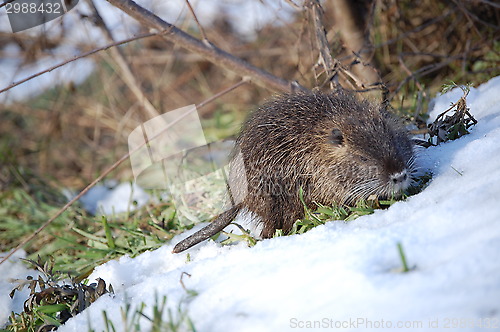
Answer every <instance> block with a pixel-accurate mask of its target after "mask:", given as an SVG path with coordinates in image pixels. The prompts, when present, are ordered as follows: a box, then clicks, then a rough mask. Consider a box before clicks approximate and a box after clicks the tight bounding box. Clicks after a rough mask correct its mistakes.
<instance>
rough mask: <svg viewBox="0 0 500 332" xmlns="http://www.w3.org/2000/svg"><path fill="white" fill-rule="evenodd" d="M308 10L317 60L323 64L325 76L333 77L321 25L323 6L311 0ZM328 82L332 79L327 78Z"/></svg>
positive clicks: (333, 65)
mask: <svg viewBox="0 0 500 332" xmlns="http://www.w3.org/2000/svg"><path fill="white" fill-rule="evenodd" d="M310 6H311V8H310V12H311V16H312V21H313V25H314V31H315V35H316V47H317V48H318V50H319V60H320V62H321V64H322V65H323V68H324V71H325V74H326V76H327V77H332V78H334V77H335V75H332V73H334V69H335V63H334V60H333V58H332V55H331V54H330V47H329V46H328V40H327V38H326V31H325V27H324V26H323V8H321V5H320V3H319V1H318V0H313V1H311V3H310ZM329 82H330V84H333V82H332V80H329Z"/></svg>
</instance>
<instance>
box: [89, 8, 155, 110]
mask: <svg viewBox="0 0 500 332" xmlns="http://www.w3.org/2000/svg"><path fill="white" fill-rule="evenodd" d="M87 2H88V3H89V5H90V8H91V9H92V10H93V12H94V15H95V19H96V24H97V26H98V27H100V28H101V30H102V31H103V32H104V35H105V37H106V39H108V41H109V42H114V41H115V40H114V38H113V35H112V34H111V31H110V30H109V28H108V27H107V26H106V23H105V22H104V20H103V19H102V17H101V15H100V14H99V11H98V10H97V8H96V6H95V5H94V0H88V1H87ZM110 52H111V56H112V57H113V59H114V60H115V62H116V63H117V64H118V67H119V68H120V74H121V76H122V79H123V81H124V82H125V84H127V86H128V88H129V89H130V91H132V93H133V94H134V96H135V98H136V99H137V101H138V102H139V104H140V105H141V106H142V107H144V110H146V112H147V113H148V115H149V116H150V117H151V118H154V117H156V116H158V115H160V112H158V110H157V109H156V108H155V107H154V106H153V104H151V102H150V101H149V99H148V98H147V97H146V95H145V94H144V92H143V91H142V89H141V87H140V84H139V82H137V80H136V79H135V75H134V73H132V69H131V68H130V66H129V64H128V63H127V60H125V56H124V55H123V52H122V51H121V50H120V49H119V48H117V47H113V48H111V49H110Z"/></svg>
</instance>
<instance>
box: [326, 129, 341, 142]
mask: <svg viewBox="0 0 500 332" xmlns="http://www.w3.org/2000/svg"><path fill="white" fill-rule="evenodd" d="M329 141H330V143H332V144H335V145H340V144H342V143H343V142H344V136H342V132H341V131H340V129H338V128H334V129H332V132H331V133H330V136H329Z"/></svg>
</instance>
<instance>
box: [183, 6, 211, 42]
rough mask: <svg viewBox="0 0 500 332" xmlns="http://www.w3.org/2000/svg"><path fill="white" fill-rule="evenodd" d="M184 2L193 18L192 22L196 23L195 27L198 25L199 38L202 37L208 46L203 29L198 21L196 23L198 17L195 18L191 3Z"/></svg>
mask: <svg viewBox="0 0 500 332" xmlns="http://www.w3.org/2000/svg"><path fill="white" fill-rule="evenodd" d="M185 1H186V4H187V6H188V8H189V11H190V12H191V15H193V18H194V21H195V22H196V25H198V30H200V33H201V36H202V37H203V42H204V43H206V44H208V45H210V44H211V43H210V41H209V40H208V38H207V35H206V34H205V30H204V29H203V27H202V26H201V24H200V21H198V17H197V16H196V13H195V12H194V9H193V7H192V6H191V3H190V2H189V0H185Z"/></svg>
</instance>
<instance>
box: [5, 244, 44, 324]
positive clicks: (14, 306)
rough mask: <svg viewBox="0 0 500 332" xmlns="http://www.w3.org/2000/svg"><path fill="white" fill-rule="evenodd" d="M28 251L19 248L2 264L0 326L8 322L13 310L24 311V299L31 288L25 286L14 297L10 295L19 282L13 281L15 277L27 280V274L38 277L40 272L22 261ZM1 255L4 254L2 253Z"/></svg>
mask: <svg viewBox="0 0 500 332" xmlns="http://www.w3.org/2000/svg"><path fill="white" fill-rule="evenodd" d="M25 256H26V253H25V252H24V251H22V250H19V251H18V252H16V253H15V254H14V255H12V257H11V258H9V259H8V260H7V261H6V262H5V263H3V264H2V265H0V294H1V295H0V328H1V327H2V326H3V324H4V323H5V322H7V320H8V318H9V316H10V313H11V312H12V311H16V312H20V311H22V308H23V304H24V301H25V300H26V299H27V298H28V296H29V294H30V290H29V289H28V288H27V287H24V289H23V290H21V291H19V292H17V291H16V295H15V296H14V298H13V299H11V298H10V297H9V293H10V292H11V291H12V289H14V287H16V285H17V284H14V283H11V281H12V280H14V279H22V280H26V276H28V275H30V276H33V277H34V278H37V277H38V273H37V272H36V271H34V270H29V269H28V268H27V267H26V266H25V265H23V264H22V263H21V261H20V260H19V258H24V257H25ZM0 257H3V254H2V253H0Z"/></svg>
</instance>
